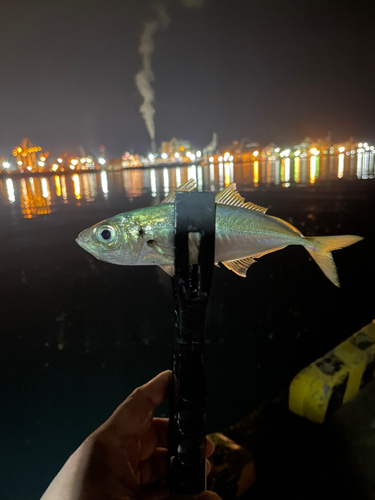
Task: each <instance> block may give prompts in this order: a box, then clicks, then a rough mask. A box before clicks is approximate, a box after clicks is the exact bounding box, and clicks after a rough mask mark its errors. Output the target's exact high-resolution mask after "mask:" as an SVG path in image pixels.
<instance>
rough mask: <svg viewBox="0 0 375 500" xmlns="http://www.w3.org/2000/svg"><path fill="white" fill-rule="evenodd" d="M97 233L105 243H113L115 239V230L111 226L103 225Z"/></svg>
mask: <svg viewBox="0 0 375 500" xmlns="http://www.w3.org/2000/svg"><path fill="white" fill-rule="evenodd" d="M97 235H98V239H99V240H100V241H102V242H103V243H111V242H112V241H113V240H114V239H115V230H114V229H113V228H112V227H110V226H105V227H101V228H100V229H99V231H98V233H97Z"/></svg>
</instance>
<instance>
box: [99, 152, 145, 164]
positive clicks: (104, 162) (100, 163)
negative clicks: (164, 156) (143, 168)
mask: <svg viewBox="0 0 375 500" xmlns="http://www.w3.org/2000/svg"><path fill="white" fill-rule="evenodd" d="M148 159H149V160H150V161H154V155H153V154H152V153H150V154H149V155H148ZM100 160H103V158H99V163H100V165H104V163H105V161H104V163H102V162H101V161H100Z"/></svg>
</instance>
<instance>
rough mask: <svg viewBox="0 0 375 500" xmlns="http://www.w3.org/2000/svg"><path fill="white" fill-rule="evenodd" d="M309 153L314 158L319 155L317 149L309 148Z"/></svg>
mask: <svg viewBox="0 0 375 500" xmlns="http://www.w3.org/2000/svg"><path fill="white" fill-rule="evenodd" d="M310 153H311V154H312V155H314V156H318V154H319V153H320V151H319V149H317V148H311V149H310Z"/></svg>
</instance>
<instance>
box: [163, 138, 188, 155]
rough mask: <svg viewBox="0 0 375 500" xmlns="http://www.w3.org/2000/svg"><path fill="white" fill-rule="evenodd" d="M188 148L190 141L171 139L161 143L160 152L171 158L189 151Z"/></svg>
mask: <svg viewBox="0 0 375 500" xmlns="http://www.w3.org/2000/svg"><path fill="white" fill-rule="evenodd" d="M190 148H191V144H190V141H184V140H182V139H176V137H173V139H171V140H170V141H164V142H162V143H161V148H160V152H161V153H165V154H167V155H169V156H173V155H174V154H175V153H183V152H184V151H185V150H190Z"/></svg>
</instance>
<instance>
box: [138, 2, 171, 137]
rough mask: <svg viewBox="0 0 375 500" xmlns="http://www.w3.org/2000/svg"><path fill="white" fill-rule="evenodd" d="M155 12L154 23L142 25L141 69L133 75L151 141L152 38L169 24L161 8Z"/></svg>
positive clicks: (153, 96)
mask: <svg viewBox="0 0 375 500" xmlns="http://www.w3.org/2000/svg"><path fill="white" fill-rule="evenodd" d="M155 11H156V15H157V18H156V19H155V20H154V21H151V22H145V23H144V27H143V33H142V36H141V40H140V43H139V48H138V52H139V53H140V54H141V62H142V67H141V69H140V70H139V71H138V73H137V74H136V75H135V84H136V86H137V89H138V91H139V93H140V94H141V96H142V97H143V103H142V105H141V107H140V108H139V111H140V112H141V114H142V116H143V119H144V121H145V124H146V127H147V130H148V133H149V134H150V137H151V139H152V140H153V139H155V125H154V114H155V108H154V106H153V104H152V103H153V101H154V99H155V94H154V89H153V88H152V85H151V82H153V81H154V73H153V72H152V68H151V54H152V53H153V51H154V41H153V36H154V34H155V33H156V32H157V31H158V30H159V29H166V28H167V27H168V24H169V17H168V14H167V12H166V10H165V9H164V8H163V7H162V6H160V5H158V6H156V7H155Z"/></svg>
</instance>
